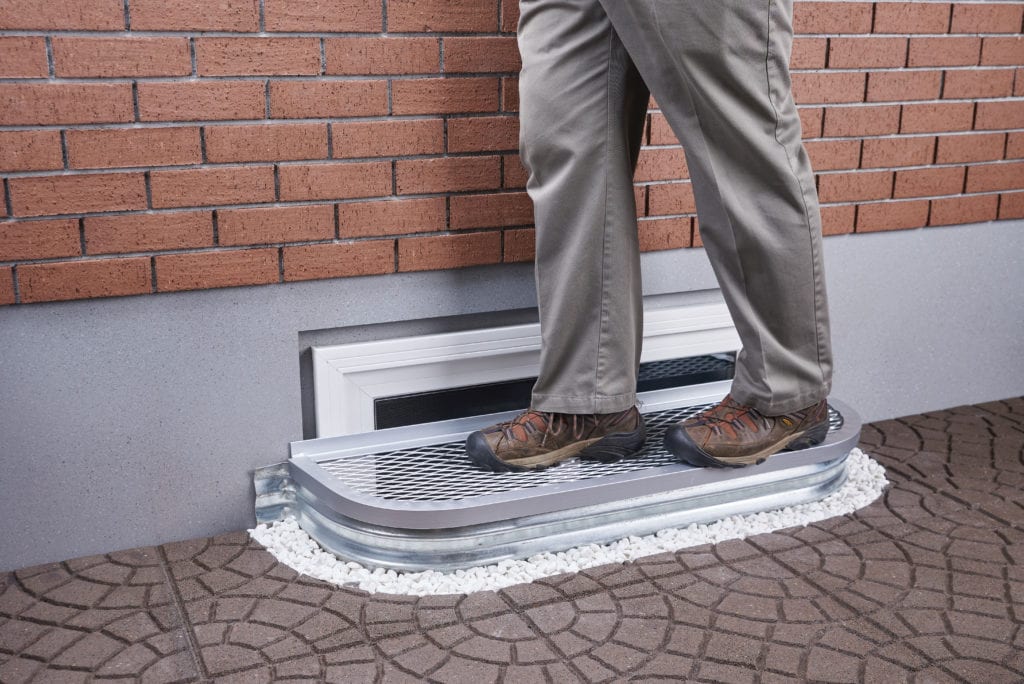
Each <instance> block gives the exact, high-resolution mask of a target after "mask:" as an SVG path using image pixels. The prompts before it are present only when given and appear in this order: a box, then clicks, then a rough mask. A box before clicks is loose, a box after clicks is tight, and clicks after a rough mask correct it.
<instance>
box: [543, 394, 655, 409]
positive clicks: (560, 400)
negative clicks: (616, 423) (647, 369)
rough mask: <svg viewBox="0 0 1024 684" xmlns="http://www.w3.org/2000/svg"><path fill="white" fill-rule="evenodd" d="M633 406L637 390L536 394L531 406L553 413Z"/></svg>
mask: <svg viewBox="0 0 1024 684" xmlns="http://www.w3.org/2000/svg"><path fill="white" fill-rule="evenodd" d="M633 406H636V392H630V393H629V394H612V395H590V396H565V395H559V394H534V395H533V397H532V401H531V402H530V408H532V409H534V410H537V411H549V412H551V413H618V412H619V411H625V410H626V409H628V408H631V407H633Z"/></svg>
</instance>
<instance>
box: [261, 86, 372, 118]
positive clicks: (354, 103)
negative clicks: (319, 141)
mask: <svg viewBox="0 0 1024 684" xmlns="http://www.w3.org/2000/svg"><path fill="white" fill-rule="evenodd" d="M387 112H388V91H387V82H386V81H323V80H310V81H272V82H271V83H270V115H271V116H272V117H274V118H276V119H304V118H334V117H343V116H380V115H383V114H387Z"/></svg>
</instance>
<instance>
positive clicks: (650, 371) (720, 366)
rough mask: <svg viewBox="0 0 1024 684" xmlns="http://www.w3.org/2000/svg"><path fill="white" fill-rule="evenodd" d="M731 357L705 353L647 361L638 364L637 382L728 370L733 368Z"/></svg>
mask: <svg viewBox="0 0 1024 684" xmlns="http://www.w3.org/2000/svg"><path fill="white" fill-rule="evenodd" d="M733 364H734V361H733V360H732V359H727V358H720V357H718V356H712V355H710V354H706V355H704V356H686V357H683V358H681V359H663V360H661V361H647V362H645V363H641V364H640V370H639V372H638V374H637V382H642V381H644V380H659V379H661V378H676V377H680V376H686V375H694V374H697V373H707V372H711V371H718V372H727V371H728V372H729V374H730V375H731V371H732V368H733Z"/></svg>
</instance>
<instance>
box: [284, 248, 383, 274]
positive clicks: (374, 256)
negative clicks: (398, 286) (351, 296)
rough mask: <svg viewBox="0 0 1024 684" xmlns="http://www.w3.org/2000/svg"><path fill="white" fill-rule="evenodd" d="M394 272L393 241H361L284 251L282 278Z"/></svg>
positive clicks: (286, 249) (285, 249)
mask: <svg viewBox="0 0 1024 684" xmlns="http://www.w3.org/2000/svg"><path fill="white" fill-rule="evenodd" d="M394 270H395V241H394V240H365V241H363V242H343V243H331V244H322V245H301V246H295V247H285V248H284V279H285V280H286V281H292V280H319V279H321V278H343V277H349V276H362V275H377V274H381V273H391V272H392V271H394Z"/></svg>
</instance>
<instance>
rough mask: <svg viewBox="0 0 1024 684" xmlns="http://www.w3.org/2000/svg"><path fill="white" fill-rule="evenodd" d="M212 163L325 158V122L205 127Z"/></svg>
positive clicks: (209, 156)
mask: <svg viewBox="0 0 1024 684" xmlns="http://www.w3.org/2000/svg"><path fill="white" fill-rule="evenodd" d="M206 157H207V159H208V160H209V161H211V162H245V161H253V162H256V161H283V160H293V159H326V158H327V124H323V123H308V124H306V123H304V124H252V125H246V126H207V127H206Z"/></svg>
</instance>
